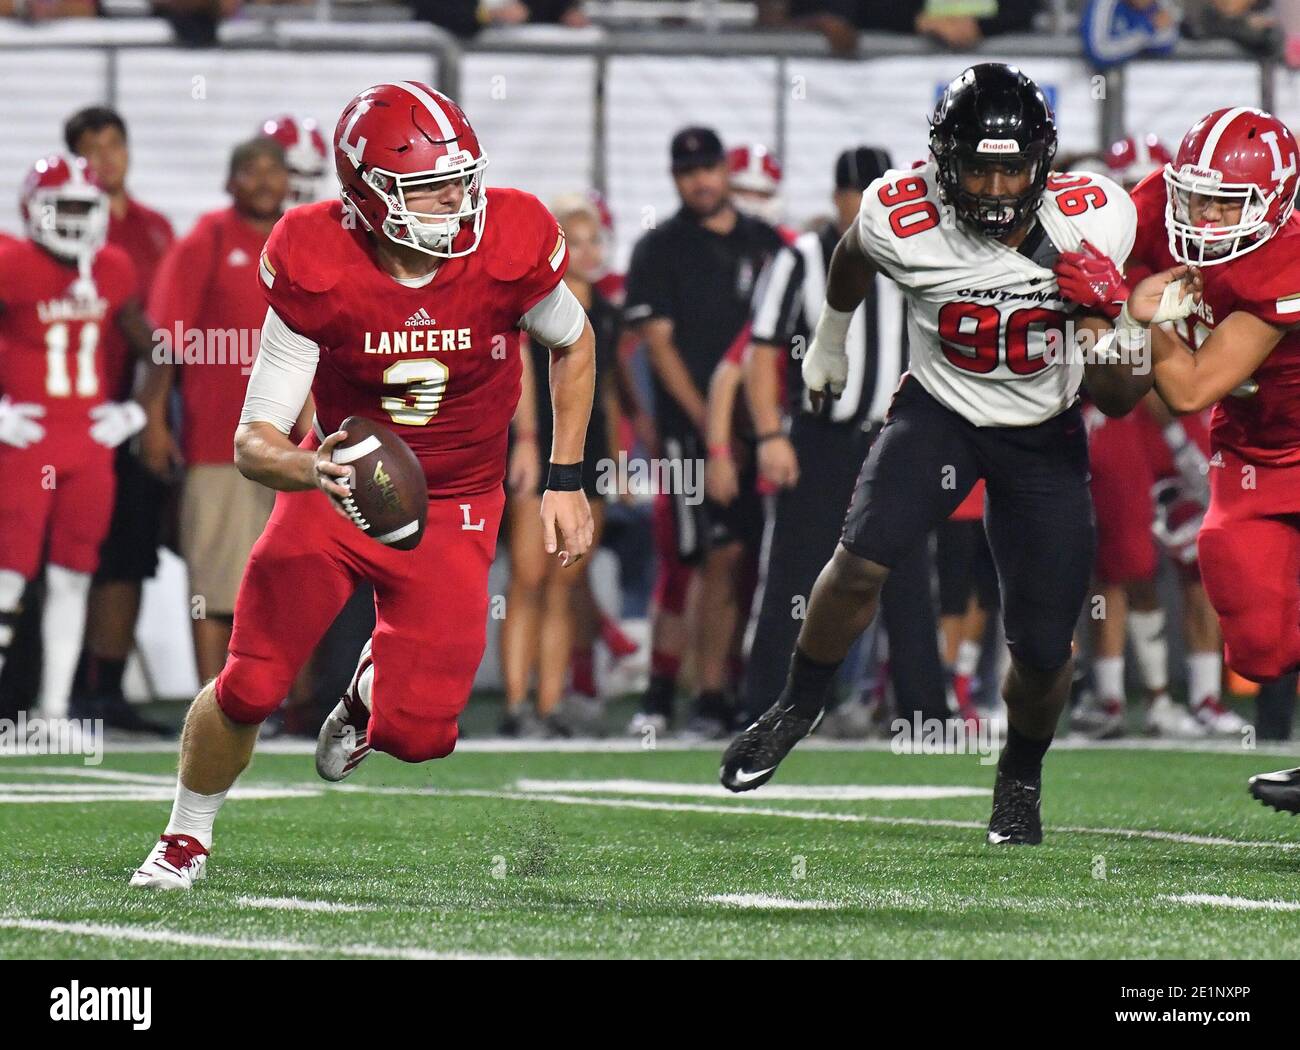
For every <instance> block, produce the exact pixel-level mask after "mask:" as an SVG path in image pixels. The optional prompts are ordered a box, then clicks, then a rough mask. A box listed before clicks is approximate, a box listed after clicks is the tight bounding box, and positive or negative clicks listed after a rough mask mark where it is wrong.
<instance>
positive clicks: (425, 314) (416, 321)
mask: <svg viewBox="0 0 1300 1050" xmlns="http://www.w3.org/2000/svg"><path fill="white" fill-rule="evenodd" d="M437 323H438V322H437V320H435V319H434V318H432V317H430V316H429V311H428V310H426V309H425V308H424V307H423V306H422V307H420V308H419V309H418V310H416V311H415V313H413V314H411V316H410V317H408V318H407V319H406V327H407V328H427V327H428V326H430V325H435V324H437Z"/></svg>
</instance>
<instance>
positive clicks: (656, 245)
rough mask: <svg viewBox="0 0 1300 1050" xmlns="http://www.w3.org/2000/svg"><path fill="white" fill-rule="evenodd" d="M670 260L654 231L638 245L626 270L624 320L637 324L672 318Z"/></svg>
mask: <svg viewBox="0 0 1300 1050" xmlns="http://www.w3.org/2000/svg"><path fill="white" fill-rule="evenodd" d="M668 264H669V260H668V259H667V257H666V253H664V252H663V251H662V250H661V249H660V240H659V238H657V237H656V236H655V235H654V233H653V232H651V233H647V234H646V235H645V236H644V237H642V238H641V240H640V241H638V242H637V246H636V248H634V249H633V251H632V262H631V264H630V266H629V267H628V271H627V289H626V294H625V295H624V298H623V302H624V305H623V320H624V321H625V322H627V323H628V324H632V325H637V324H642V323H643V322H645V321H649V320H650V319H652V318H655V317H668V318H671V317H672V316H673V308H672V307H673V303H672V275H671V273H670V271H669V265H668Z"/></svg>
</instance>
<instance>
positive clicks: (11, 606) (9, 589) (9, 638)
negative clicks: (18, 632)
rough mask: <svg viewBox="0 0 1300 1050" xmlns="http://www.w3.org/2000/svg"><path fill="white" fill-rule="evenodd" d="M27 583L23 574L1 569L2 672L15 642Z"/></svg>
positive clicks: (0, 639)
mask: <svg viewBox="0 0 1300 1050" xmlns="http://www.w3.org/2000/svg"><path fill="white" fill-rule="evenodd" d="M26 586H27V581H26V580H25V579H24V578H23V575H22V573H20V572H14V571H13V570H12V569H0V671H3V670H4V667H5V654H6V653H8V652H9V646H10V645H12V644H13V640H14V626H15V624H16V623H17V620H18V603H19V602H21V601H22V599H23V588H24V587H26Z"/></svg>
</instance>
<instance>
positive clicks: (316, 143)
mask: <svg viewBox="0 0 1300 1050" xmlns="http://www.w3.org/2000/svg"><path fill="white" fill-rule="evenodd" d="M262 134H263V135H266V136H267V137H268V138H273V139H275V141H276V142H278V143H280V145H281V146H283V147H284V163H285V165H286V166H287V167H288V169H289V204H290V205H291V206H292V205H295V204H310V203H311V202H312V201H316V200H320V199H321V197H322V193H321V190H322V189H323V188H324V187H323V185H322V179H323V178H324V176H325V166H326V164H327V163H328V162H329V155H330V151H329V147H328V146H326V145H325V136H324V135H322V134H321V130H320V127H319V126H318V125H317V123H316V121H314V120H312V118H311V117H302V118H299V117H293V116H289V115H287V114H286V115H285V116H282V117H272V118H271V119H270V120H265V121H263V122H262Z"/></svg>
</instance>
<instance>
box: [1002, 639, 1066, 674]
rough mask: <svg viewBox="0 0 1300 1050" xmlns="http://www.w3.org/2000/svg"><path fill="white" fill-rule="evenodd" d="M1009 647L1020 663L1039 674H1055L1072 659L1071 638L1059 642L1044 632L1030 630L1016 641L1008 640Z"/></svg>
mask: <svg viewBox="0 0 1300 1050" xmlns="http://www.w3.org/2000/svg"><path fill="white" fill-rule="evenodd" d="M1007 648H1008V649H1009V650H1010V651H1011V655H1012V656H1014V657H1015V658H1016V661H1017V662H1018V663H1020V664H1023V665H1024V666H1025V667H1027V668H1029V669H1030V670H1031V671H1035V672H1037V673H1038V674H1044V675H1048V674H1053V673H1055V672H1056V671H1059V670H1060V669H1061V668H1062V667H1064V666H1065V665H1066V664H1067V663H1068V662H1069V660H1070V651H1071V646H1070V640H1069V638H1068V637H1067V638H1066V640H1065V641H1064V642H1057V641H1054V640H1053V639H1051V638H1047V637H1045V636H1044V635H1043V634H1042V632H1038V633H1034V632H1032V631H1028V632H1026V633H1025V634H1024V635H1023V636H1021V637H1019V638H1017V639H1015V641H1008V642H1007Z"/></svg>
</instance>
